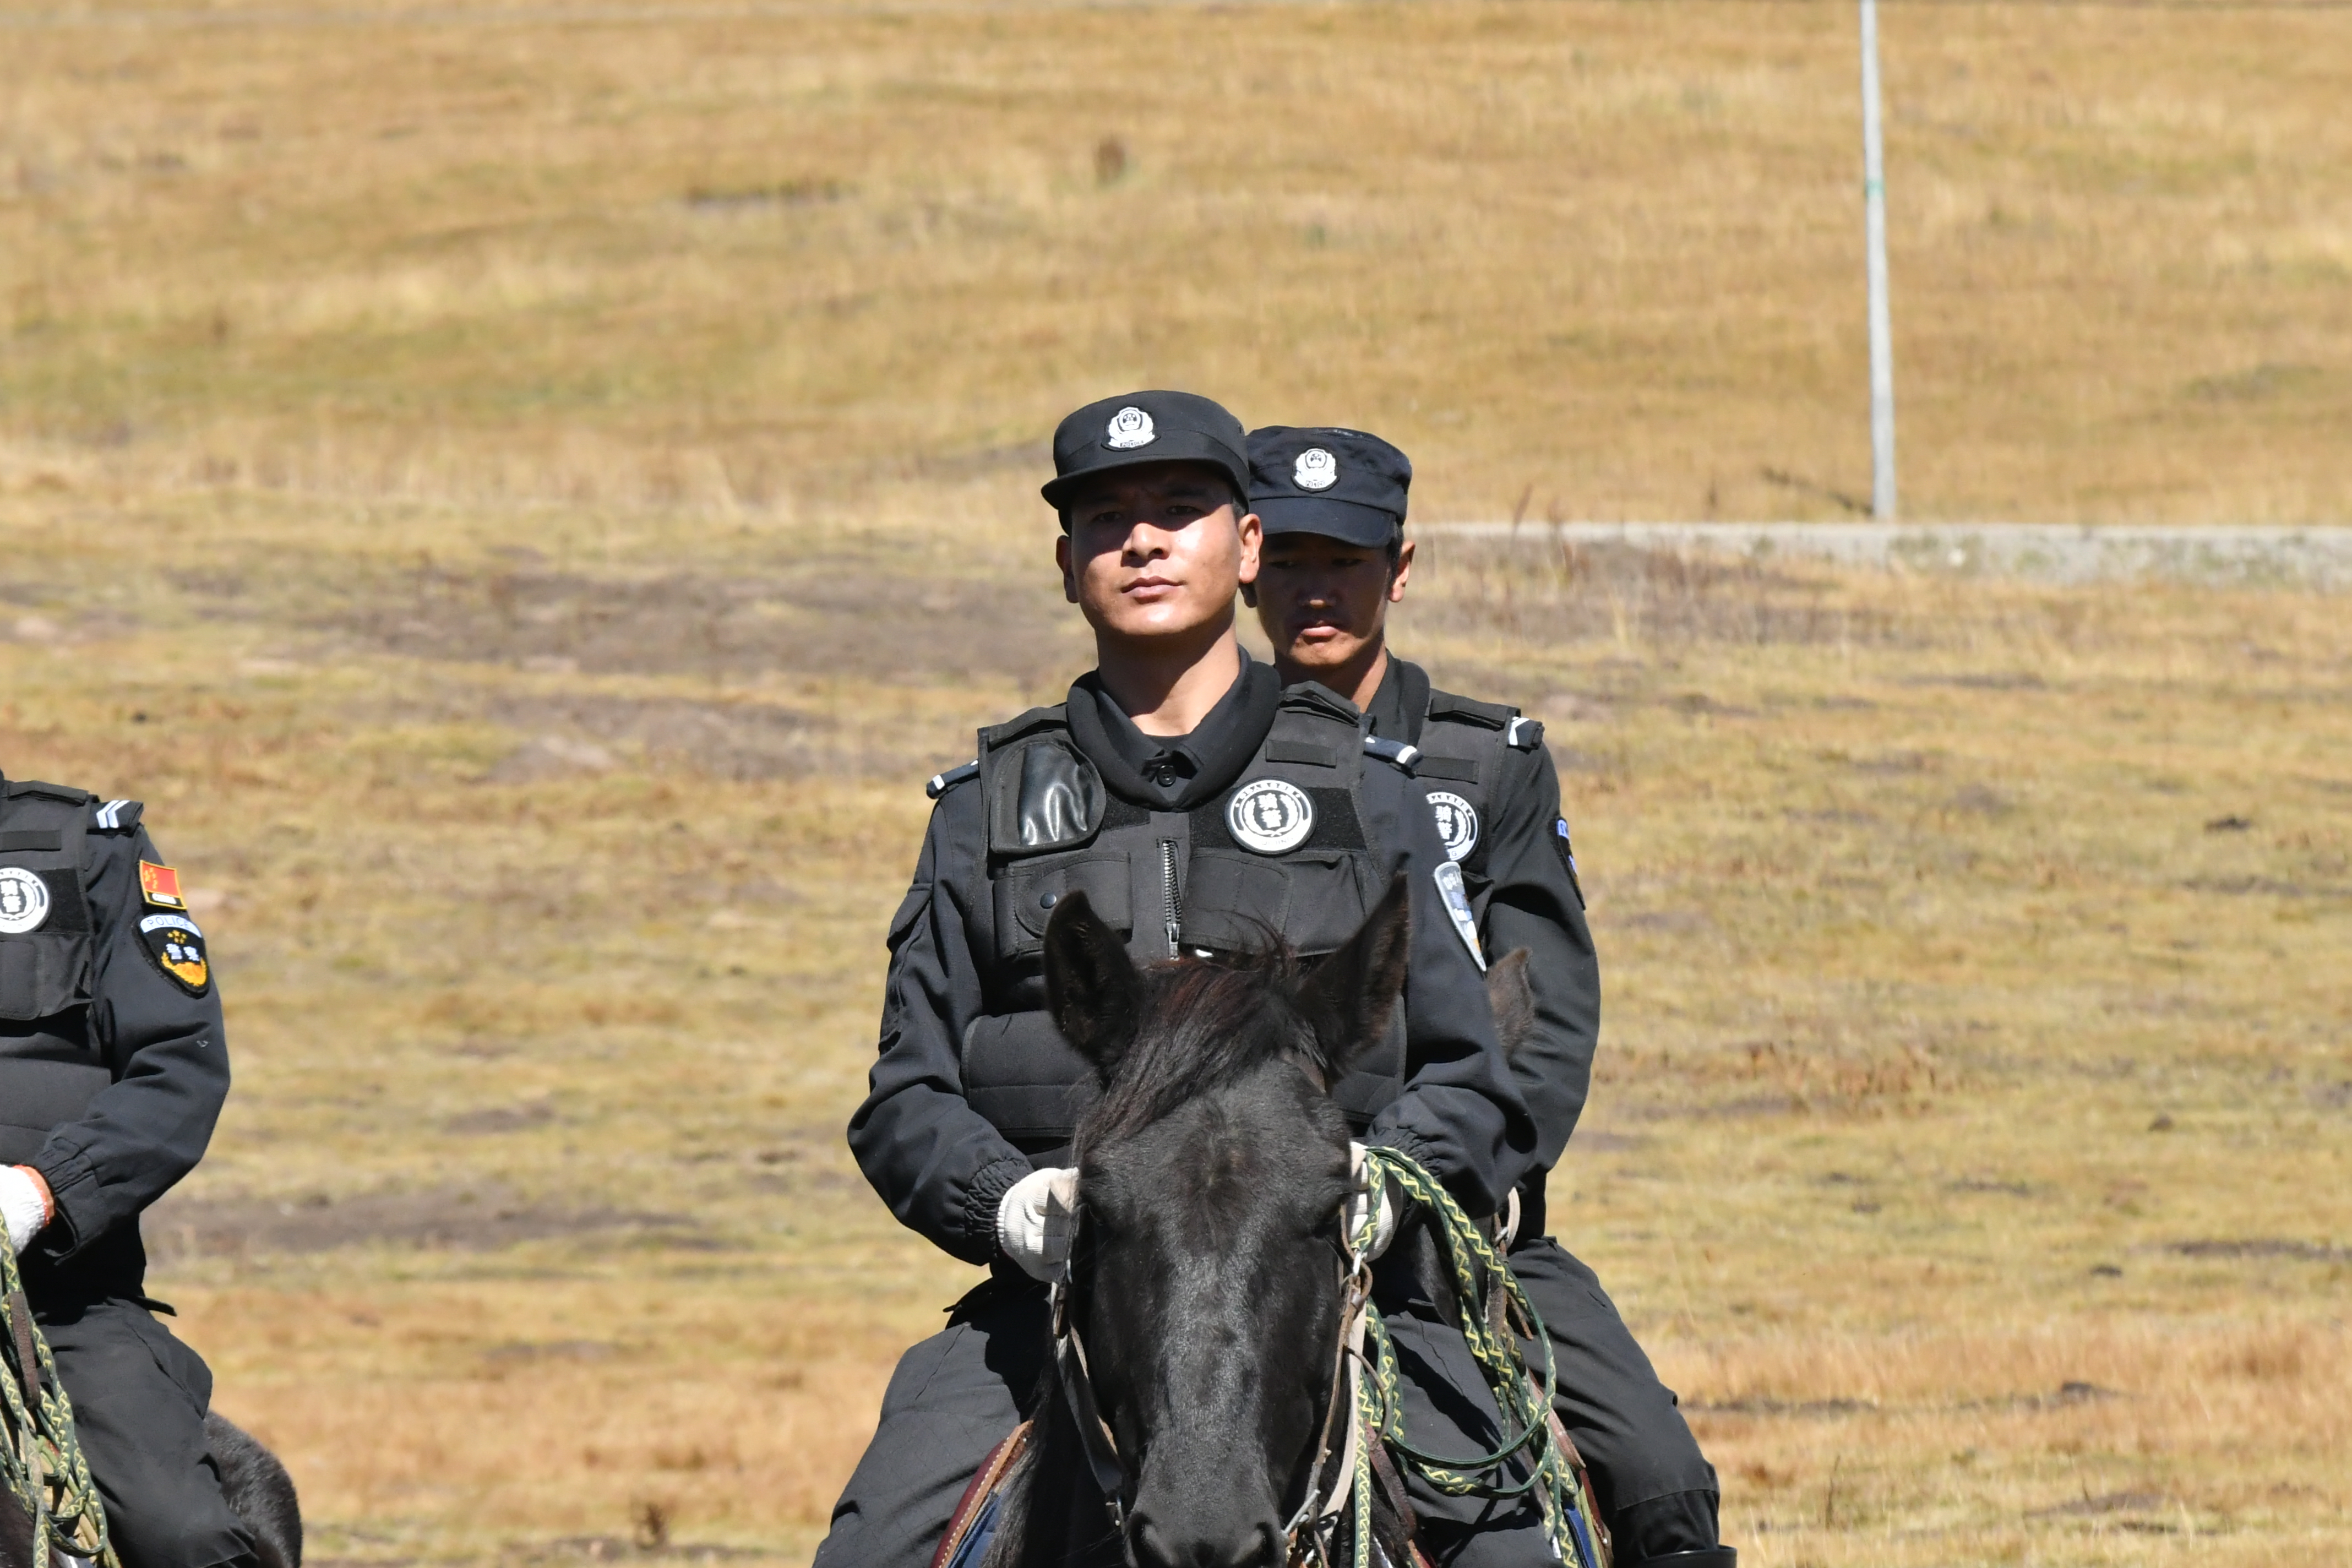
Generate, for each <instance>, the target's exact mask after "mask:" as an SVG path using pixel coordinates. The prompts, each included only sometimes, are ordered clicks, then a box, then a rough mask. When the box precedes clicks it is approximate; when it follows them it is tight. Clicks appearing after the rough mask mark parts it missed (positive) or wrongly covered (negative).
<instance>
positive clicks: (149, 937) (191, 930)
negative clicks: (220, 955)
mask: <svg viewBox="0 0 2352 1568" xmlns="http://www.w3.org/2000/svg"><path fill="white" fill-rule="evenodd" d="M139 945H140V946H142V947H143V948H145V949H146V950H147V956H148V957H149V958H151V959H153V960H154V961H155V967H156V968H157V969H160V970H162V971H163V976H164V978H165V979H167V980H169V981H171V982H172V984H174V985H177V986H178V987H179V988H180V989H181V990H183V991H184V992H186V993H187V994H189V995H191V996H201V995H203V994H205V992H206V991H207V990H209V989H210V988H211V986H212V983H213V966H212V960H211V959H210V958H209V957H207V956H206V955H205V933H204V932H203V931H198V930H197V929H196V922H195V921H192V920H190V919H189V918H188V917H187V916H185V915H149V916H148V917H147V918H146V919H145V920H142V921H140V922H139Z"/></svg>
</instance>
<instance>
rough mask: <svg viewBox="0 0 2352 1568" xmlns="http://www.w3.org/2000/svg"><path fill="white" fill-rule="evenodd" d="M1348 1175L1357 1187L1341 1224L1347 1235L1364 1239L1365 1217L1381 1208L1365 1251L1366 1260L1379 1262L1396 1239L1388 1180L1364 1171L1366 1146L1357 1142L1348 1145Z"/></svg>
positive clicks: (1394, 1213) (1342, 1211)
mask: <svg viewBox="0 0 2352 1568" xmlns="http://www.w3.org/2000/svg"><path fill="white" fill-rule="evenodd" d="M1348 1174H1349V1176H1350V1177H1351V1178H1353V1180H1354V1181H1355V1184H1356V1187H1355V1191H1354V1192H1352V1193H1350V1194H1349V1195H1348V1206H1347V1207H1346V1208H1344V1209H1342V1210H1340V1211H1339V1219H1340V1224H1342V1225H1343V1226H1346V1227H1347V1229H1346V1233H1345V1234H1346V1235H1348V1236H1349V1237H1351V1238H1352V1237H1358V1236H1361V1235H1362V1234H1363V1230H1364V1220H1365V1217H1366V1216H1367V1215H1370V1214H1371V1213H1372V1205H1374V1204H1375V1203H1377V1204H1379V1205H1380V1211H1379V1217H1378V1218H1377V1219H1375V1220H1374V1221H1373V1224H1372V1240H1371V1245H1370V1246H1369V1247H1365V1248H1364V1257H1365V1258H1378V1257H1379V1256H1380V1255H1381V1253H1383V1252H1386V1251H1387V1250H1388V1249H1389V1243H1391V1242H1392V1241H1394V1240H1395V1239H1396V1232H1397V1216H1396V1205H1394V1204H1393V1203H1391V1202H1390V1201H1389V1184H1388V1180H1387V1178H1385V1177H1382V1176H1376V1175H1373V1174H1372V1173H1370V1171H1368V1170H1366V1169H1365V1167H1364V1146H1363V1145H1362V1144H1361V1143H1355V1142H1350V1143H1349V1145H1348Z"/></svg>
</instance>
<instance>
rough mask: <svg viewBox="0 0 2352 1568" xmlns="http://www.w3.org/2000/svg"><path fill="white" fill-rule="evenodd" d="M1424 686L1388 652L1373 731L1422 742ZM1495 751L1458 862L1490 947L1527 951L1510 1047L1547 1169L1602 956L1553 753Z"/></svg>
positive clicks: (1595, 1021)
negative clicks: (1529, 1031) (1516, 1039)
mask: <svg viewBox="0 0 2352 1568" xmlns="http://www.w3.org/2000/svg"><path fill="white" fill-rule="evenodd" d="M1429 693H1430V684H1429V677H1428V675H1427V674H1425V673H1424V672H1423V670H1422V668H1421V667H1420V666H1418V665H1414V664H1408V663H1407V662H1405V661H1404V660H1403V659H1401V658H1396V657H1395V656H1394V655H1393V654H1391V656H1390V658H1389V668H1388V673H1387V674H1386V675H1385V676H1384V677H1382V679H1381V687H1380V690H1379V691H1378V692H1376V693H1374V694H1373V697H1372V702H1371V707H1370V710H1369V712H1370V719H1371V721H1372V730H1373V732H1374V733H1376V734H1379V735H1382V736H1385V737H1386V738H1388V739H1390V740H1392V741H1408V742H1413V743H1414V744H1416V745H1417V744H1419V743H1420V742H1421V738H1422V729H1423V724H1424V722H1425V721H1426V719H1427V714H1428V709H1429ZM1496 749H1497V751H1498V752H1500V754H1501V756H1502V758H1503V773H1502V777H1501V779H1500V781H1499V782H1498V783H1497V784H1496V786H1495V787H1494V789H1493V790H1491V791H1490V792H1489V794H1488V796H1487V798H1488V802H1489V816H1490V820H1489V821H1488V822H1487V823H1486V828H1485V832H1484V833H1483V835H1482V836H1481V839H1480V842H1479V845H1478V848H1477V850H1476V852H1475V854H1474V855H1473V856H1472V857H1471V858H1470V859H1469V860H1468V861H1467V862H1466V863H1465V866H1464V870H1465V872H1467V873H1468V874H1469V880H1470V891H1471V895H1472V900H1473V903H1474V905H1475V906H1477V907H1479V908H1480V917H1481V918H1480V920H1479V934H1480V935H1481V936H1482V937H1484V938H1485V940H1486V956H1487V957H1488V958H1489V959H1496V958H1500V957H1502V956H1503V955H1504V954H1505V953H1507V952H1510V951H1511V950H1512V949H1514V948H1521V947H1524V948H1526V949H1527V950H1528V984H1529V985H1530V987H1531V988H1532V989H1533V991H1534V993H1535V1004H1536V1031H1535V1034H1534V1036H1533V1037H1532V1038H1530V1039H1529V1040H1528V1042H1527V1043H1526V1044H1525V1045H1523V1046H1521V1047H1519V1049H1518V1051H1517V1054H1516V1055H1515V1056H1514V1058H1513V1059H1512V1068H1513V1071H1514V1076H1515V1077H1516V1078H1517V1079H1518V1085H1519V1092H1520V1093H1521V1094H1522V1095H1523V1096H1525V1097H1526V1100H1527V1102H1528V1110H1530V1111H1531V1112H1533V1113H1534V1116H1535V1119H1536V1139H1537V1143H1536V1165H1537V1168H1538V1170H1539V1171H1549V1169H1550V1168H1551V1167H1552V1166H1553V1165H1554V1164H1556V1163H1559V1156H1560V1152H1561V1151H1562V1150H1564V1149H1566V1148H1567V1147H1568V1140H1569V1135H1570V1133H1572V1132H1574V1131H1576V1121H1577V1118H1578V1117H1579V1116H1580V1115H1582V1114H1583V1111H1584V1100H1585V1096H1586V1094H1587V1093H1588V1092H1589V1090H1590V1089H1591V1085H1592V1056H1593V1051H1594V1048H1595V1047H1596V1046H1597V1045H1598V1044H1599V1042H1600V1037H1601V963H1600V960H1599V959H1598V958H1597V957H1596V956H1595V955H1594V952H1593V948H1592V931H1591V927H1590V926H1589V925H1587V924H1586V922H1585V918H1584V894H1583V891H1582V889H1580V888H1579V886H1578V885H1577V879H1576V873H1575V869H1574V867H1573V865H1572V863H1571V860H1570V855H1571V851H1570V847H1569V840H1568V836H1567V834H1566V833H1565V832H1563V831H1562V828H1563V826H1564V825H1565V823H1566V820H1567V819H1566V818H1565V817H1564V816H1562V815H1561V812H1560V802H1559V773H1558V772H1557V771H1556V770H1555V769H1554V768H1553V766H1552V760H1551V753H1550V752H1548V751H1546V750H1545V749H1544V747H1543V745H1542V743H1541V742H1538V743H1537V744H1535V745H1534V746H1533V747H1532V748H1530V749H1528V750H1525V751H1522V750H1519V749H1518V748H1517V747H1510V746H1502V747H1497V748H1496ZM1538 1185H1539V1184H1538ZM1530 1217H1532V1216H1530Z"/></svg>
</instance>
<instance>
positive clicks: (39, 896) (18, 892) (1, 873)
mask: <svg viewBox="0 0 2352 1568" xmlns="http://www.w3.org/2000/svg"><path fill="white" fill-rule="evenodd" d="M48 918H49V885H48V883H47V882H45V881H43V880H42V879H41V874H40V873H39V872H38V871H28V870H26V869H25V868H24V867H22V866H0V932H5V933H6V934H7V935H9V936H22V935H24V934H25V933H26V931H38V930H40V929H41V924H42V922H43V921H47V919H48Z"/></svg>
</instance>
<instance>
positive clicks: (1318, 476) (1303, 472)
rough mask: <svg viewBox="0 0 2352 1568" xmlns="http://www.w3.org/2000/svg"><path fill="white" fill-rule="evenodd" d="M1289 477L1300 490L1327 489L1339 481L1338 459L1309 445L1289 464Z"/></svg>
mask: <svg viewBox="0 0 2352 1568" xmlns="http://www.w3.org/2000/svg"><path fill="white" fill-rule="evenodd" d="M1290 477H1291V479H1293V480H1295V481H1297V485H1298V488H1299V489H1302V490H1328V489H1330V488H1331V487H1332V486H1333V485H1336V484H1338V483H1339V458H1335V457H1333V456H1332V455H1331V454H1330V453H1328V452H1327V451H1325V450H1324V449H1323V448H1322V447H1307V450H1305V451H1304V452H1301V453H1299V454H1298V461H1297V462H1296V463H1293V464H1292V465H1291V466H1290Z"/></svg>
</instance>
